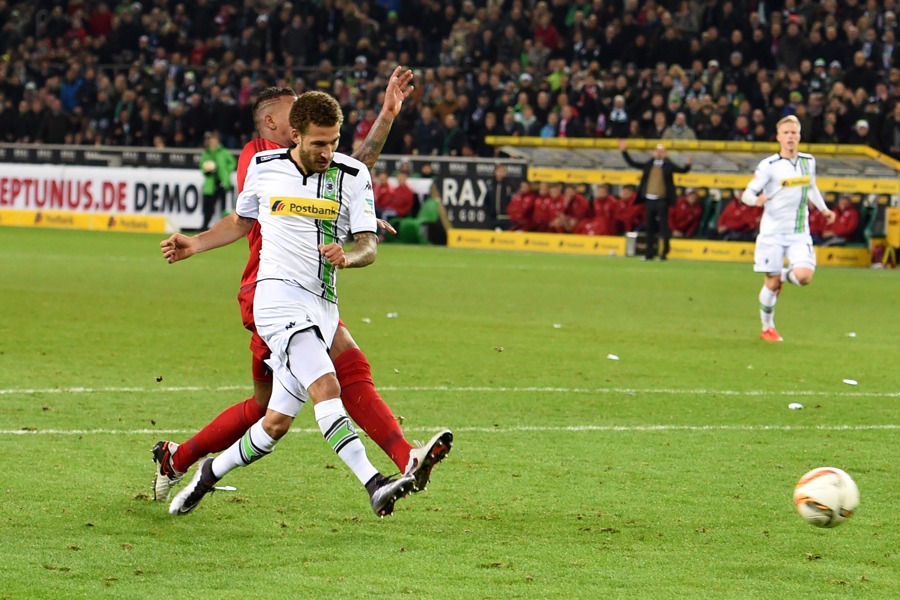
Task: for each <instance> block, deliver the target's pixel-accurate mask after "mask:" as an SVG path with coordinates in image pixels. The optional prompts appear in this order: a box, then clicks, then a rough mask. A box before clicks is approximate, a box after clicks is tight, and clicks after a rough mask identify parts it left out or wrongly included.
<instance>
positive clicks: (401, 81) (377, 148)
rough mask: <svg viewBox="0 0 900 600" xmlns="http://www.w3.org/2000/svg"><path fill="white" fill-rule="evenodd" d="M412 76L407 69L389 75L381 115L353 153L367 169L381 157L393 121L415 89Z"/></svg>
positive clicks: (398, 69) (397, 69) (395, 70)
mask: <svg viewBox="0 0 900 600" xmlns="http://www.w3.org/2000/svg"><path fill="white" fill-rule="evenodd" d="M412 79H413V74H412V71H410V70H409V69H406V70H404V69H403V67H397V68H396V69H394V72H393V73H391V77H390V79H389V81H388V86H387V89H386V90H385V92H384V106H382V108H381V113H380V114H379V115H378V118H377V119H375V123H373V124H372V129H371V131H369V135H367V136H366V139H365V140H363V143H362V145H360V147H359V148H357V150H356V152H354V153H353V158H355V159H357V160H359V161H361V162H363V163H364V164H365V165H366V166H367V167H369V169H372V168H373V167H374V166H375V161H376V160H377V159H378V157H379V156H380V155H381V150H382V149H383V148H384V142H385V141H386V140H387V136H388V134H389V133H390V132H391V126H392V125H393V124H394V119H395V118H396V117H397V115H398V114H400V109H401V108H403V101H404V100H405V99H406V98H408V97H409V95H410V94H411V93H412V91H413V90H414V89H415V88H414V87H413V85H412Z"/></svg>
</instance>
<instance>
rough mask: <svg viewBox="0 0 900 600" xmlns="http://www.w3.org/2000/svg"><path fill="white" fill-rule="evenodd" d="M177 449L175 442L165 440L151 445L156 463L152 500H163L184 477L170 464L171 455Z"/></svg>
mask: <svg viewBox="0 0 900 600" xmlns="http://www.w3.org/2000/svg"><path fill="white" fill-rule="evenodd" d="M177 449H178V444H176V443H175V442H167V441H165V440H163V441H161V442H157V443H156V445H155V446H153V450H151V452H152V453H153V462H155V463H156V474H155V475H154V476H153V500H155V501H156V502H164V501H165V500H166V498H168V497H169V492H170V491H172V488H173V487H174V486H175V485H176V484H177V483H178V482H179V481H181V479H182V478H183V477H184V473H179V472H178V471H176V470H175V467H173V466H172V455H173V454H175V451H176V450H177Z"/></svg>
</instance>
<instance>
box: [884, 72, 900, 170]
mask: <svg viewBox="0 0 900 600" xmlns="http://www.w3.org/2000/svg"><path fill="white" fill-rule="evenodd" d="M897 88H898V89H900V83H898V85H897ZM879 141H880V147H881V150H882V151H883V152H886V153H888V154H890V155H891V158H893V159H894V160H900V100H897V101H895V102H894V110H893V111H892V112H891V114H890V115H889V116H888V117H887V118H886V119H885V120H884V123H883V124H882V126H881V132H880V135H879Z"/></svg>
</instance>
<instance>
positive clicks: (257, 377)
mask: <svg viewBox="0 0 900 600" xmlns="http://www.w3.org/2000/svg"><path fill="white" fill-rule="evenodd" d="M255 296H256V283H252V284H250V285H245V286H244V287H242V288H241V290H240V291H239V292H238V304H239V305H240V307H241V319H242V320H243V322H244V328H245V329H246V330H247V331H249V332H250V353H251V354H252V355H253V357H252V360H251V371H252V372H253V381H261V382H266V383H271V382H272V370H271V369H269V366H268V365H267V364H266V363H265V360H266V359H267V358H269V357H270V356H272V351H271V350H269V347H268V346H267V345H266V342H265V341H264V340H263V339H262V338H261V337H259V334H258V333H257V332H256V322H255V321H254V320H253V298H254V297H255ZM338 327H344V322H343V321H342V320H338Z"/></svg>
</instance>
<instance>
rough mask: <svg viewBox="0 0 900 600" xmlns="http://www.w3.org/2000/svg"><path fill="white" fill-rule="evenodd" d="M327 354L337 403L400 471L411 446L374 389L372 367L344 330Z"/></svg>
mask: <svg viewBox="0 0 900 600" xmlns="http://www.w3.org/2000/svg"><path fill="white" fill-rule="evenodd" d="M329 354H330V355H331V359H332V361H333V362H334V369H335V375H336V376H337V379H338V382H339V383H340V386H341V400H343V403H344V408H345V409H346V410H347V413H349V415H350V418H351V419H353V421H354V422H355V423H356V424H357V425H358V426H359V427H360V429H362V430H363V431H365V432H366V434H367V435H368V436H369V437H370V438H372V440H373V441H374V442H375V443H376V444H378V446H379V447H380V448H381V449H382V450H384V453H385V454H387V455H388V456H389V457H390V458H391V460H392V461H394V464H395V465H397V468H398V469H400V470H401V471H404V470H405V469H406V465H407V463H408V462H409V451H410V450H412V445H411V444H410V443H409V442H408V441H407V440H406V438H405V437H404V435H403V431H402V430H401V429H400V425H399V424H398V423H397V418H396V417H395V416H394V413H393V412H392V411H391V409H390V407H389V406H388V405H387V404H386V403H385V402H384V400H383V399H382V398H381V395H380V394H379V393H378V390H377V389H375V383H374V382H373V381H372V367H371V365H369V361H368V360H367V359H366V355H365V354H364V353H363V352H362V350H360V349H359V346H357V345H356V341H354V339H353V337H352V336H351V335H350V332H349V331H347V328H346V327H341V326H339V327H338V328H337V332H336V333H335V335H334V341H333V342H332V345H331V350H330V352H329Z"/></svg>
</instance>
